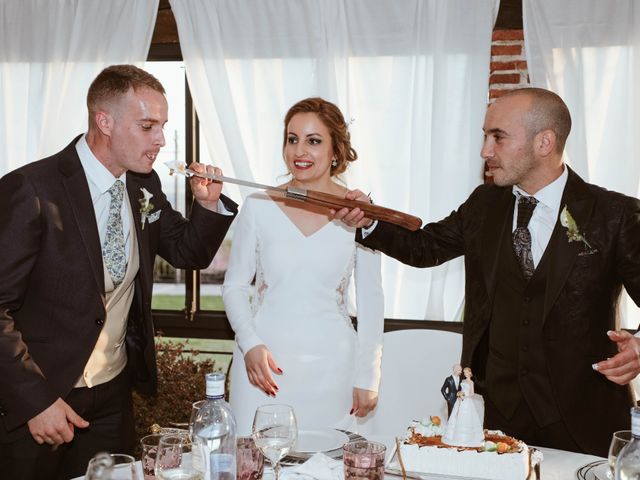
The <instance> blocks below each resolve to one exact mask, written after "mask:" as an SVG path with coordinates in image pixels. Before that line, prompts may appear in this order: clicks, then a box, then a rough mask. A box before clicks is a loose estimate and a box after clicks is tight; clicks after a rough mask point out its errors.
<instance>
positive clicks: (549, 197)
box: [511, 167, 569, 267]
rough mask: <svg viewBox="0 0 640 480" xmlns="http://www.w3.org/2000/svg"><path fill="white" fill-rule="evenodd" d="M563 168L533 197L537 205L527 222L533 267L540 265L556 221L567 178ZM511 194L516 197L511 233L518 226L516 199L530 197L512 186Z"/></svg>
mask: <svg viewBox="0 0 640 480" xmlns="http://www.w3.org/2000/svg"><path fill="white" fill-rule="evenodd" d="M563 168H564V170H563V172H562V175H560V176H559V177H558V178H556V179H555V180H554V181H553V182H551V183H550V184H549V185H547V186H546V187H544V188H542V189H541V190H539V191H538V192H536V194H535V195H533V196H534V197H535V198H536V200H538V204H537V205H536V208H535V210H534V211H533V215H532V216H531V220H530V221H529V232H530V233H531V255H532V256H533V265H534V266H535V267H537V266H538V263H540V259H541V258H542V255H543V254H544V251H545V250H546V248H547V245H548V244H549V240H550V239H551V234H552V233H553V229H554V227H555V226H556V222H557V221H558V212H560V202H561V201H562V192H564V187H565V185H566V184H567V177H568V176H569V174H568V170H567V169H566V167H563ZM513 194H514V195H515V196H516V202H515V206H514V210H513V226H512V229H511V231H512V232H513V231H515V229H516V226H517V224H518V201H517V199H518V198H519V197H520V196H524V197H529V196H531V195H529V194H528V193H527V192H525V191H524V190H522V189H521V188H520V187H518V186H517V185H514V186H513Z"/></svg>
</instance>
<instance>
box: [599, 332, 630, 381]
mask: <svg viewBox="0 0 640 480" xmlns="http://www.w3.org/2000/svg"><path fill="white" fill-rule="evenodd" d="M607 335H609V339H610V340H611V341H612V342H616V344H617V346H618V352H619V353H618V354H617V355H615V356H614V357H612V358H609V359H607V360H604V361H602V362H598V363H594V364H593V365H592V366H593V369H594V370H596V371H598V372H600V373H601V374H603V375H604V376H605V377H607V378H608V379H609V380H611V381H612V382H614V383H617V384H618V385H626V384H628V383H629V382H630V381H631V380H633V379H634V378H636V376H637V375H638V373H640V338H638V337H634V336H633V335H631V334H630V333H629V332H627V331H625V330H617V331H609V332H607Z"/></svg>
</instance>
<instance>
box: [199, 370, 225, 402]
mask: <svg viewBox="0 0 640 480" xmlns="http://www.w3.org/2000/svg"><path fill="white" fill-rule="evenodd" d="M204 378H205V385H206V392H207V398H221V397H224V379H225V375H224V373H220V372H215V373H207V374H206V375H205V377H204Z"/></svg>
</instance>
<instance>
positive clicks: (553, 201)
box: [513, 165, 569, 211]
mask: <svg viewBox="0 0 640 480" xmlns="http://www.w3.org/2000/svg"><path fill="white" fill-rule="evenodd" d="M562 168H563V170H562V174H560V176H559V177H558V178H556V179H555V180H554V181H553V182H551V183H550V184H549V185H546V186H545V187H543V188H541V189H540V190H538V192H537V193H536V194H535V195H533V196H535V197H536V200H538V203H539V204H542V205H544V206H546V207H549V208H550V209H552V210H555V211H559V210H560V202H561V201H562V193H563V192H564V187H565V185H566V184H567V178H568V177H569V171H568V169H567V167H566V166H565V165H562ZM513 194H514V195H515V196H516V198H519V197H521V196H523V197H531V196H532V195H529V194H528V193H527V192H525V191H524V190H522V189H521V188H520V187H518V186H517V185H514V186H513Z"/></svg>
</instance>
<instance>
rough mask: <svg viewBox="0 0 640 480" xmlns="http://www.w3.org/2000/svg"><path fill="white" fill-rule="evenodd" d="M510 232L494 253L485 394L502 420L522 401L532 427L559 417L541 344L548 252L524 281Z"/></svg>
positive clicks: (550, 366) (507, 229)
mask: <svg viewBox="0 0 640 480" xmlns="http://www.w3.org/2000/svg"><path fill="white" fill-rule="evenodd" d="M512 215H513V214H512ZM512 218H513V217H512ZM509 225H510V224H509ZM511 235H512V234H511V229H510V228H506V229H505V236H504V238H503V240H502V242H501V243H502V247H501V252H500V253H499V255H498V262H499V263H498V275H497V279H496V290H495V296H494V300H493V311H492V313H491V323H490V327H489V356H488V359H487V371H486V392H487V394H488V395H489V397H490V398H491V401H492V402H493V403H494V405H496V407H497V408H498V409H499V410H500V412H501V413H502V415H503V416H505V417H506V418H507V419H510V418H511V417H512V416H513V413H514V412H515V410H516V408H517V407H518V404H519V403H520V402H521V401H522V400H523V399H524V401H525V402H527V405H528V406H529V409H530V410H531V412H532V414H533V416H534V418H535V419H536V422H537V423H538V425H539V426H540V427H544V426H546V425H548V424H550V423H553V422H556V421H559V420H560V413H559V411H558V407H557V405H556V401H555V399H554V393H553V390H552V387H551V382H550V380H549V369H550V368H553V365H547V360H546V358H545V353H544V347H543V343H542V326H543V313H544V311H543V310H544V294H545V288H546V283H547V272H548V264H549V261H548V258H549V256H550V255H549V254H548V252H547V251H545V253H544V255H543V256H542V259H541V260H540V263H539V264H538V266H537V268H536V271H535V273H534V274H533V276H532V277H531V279H530V280H528V281H527V280H526V279H525V278H524V275H523V274H522V270H521V269H520V266H519V265H518V262H517V260H516V256H515V253H514V251H513V244H512V239H511ZM551 244H552V242H551V241H550V242H549V245H551Z"/></svg>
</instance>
